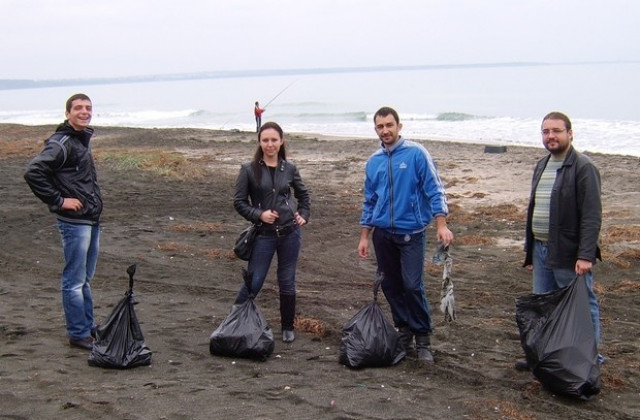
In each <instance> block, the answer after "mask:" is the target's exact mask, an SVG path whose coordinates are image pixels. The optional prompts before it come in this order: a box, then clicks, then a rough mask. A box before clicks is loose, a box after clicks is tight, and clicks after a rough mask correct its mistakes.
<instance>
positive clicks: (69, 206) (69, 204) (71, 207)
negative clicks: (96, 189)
mask: <svg viewBox="0 0 640 420" xmlns="http://www.w3.org/2000/svg"><path fill="white" fill-rule="evenodd" d="M60 208H61V209H62V210H67V211H80V210H81V209H82V202H81V201H80V200H78V199H77V198H63V199H62V206H60Z"/></svg>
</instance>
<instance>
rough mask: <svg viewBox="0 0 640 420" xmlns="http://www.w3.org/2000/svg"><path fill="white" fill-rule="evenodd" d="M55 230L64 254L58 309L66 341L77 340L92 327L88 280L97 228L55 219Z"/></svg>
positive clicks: (94, 258)
mask: <svg viewBox="0 0 640 420" xmlns="http://www.w3.org/2000/svg"><path fill="white" fill-rule="evenodd" d="M58 230H60V235H61V237H62V250H63V252H64V269H63V270H62V307H63V308H64V316H65V319H66V324H67V332H68V333H69V338H70V339H72V340H81V339H84V338H87V337H89V335H91V329H92V328H93V327H94V326H95V325H94V323H93V298H92V296H91V279H93V276H94V274H95V272H96V265H97V263H98V250H99V241H100V227H99V226H98V225H83V224H78V223H68V222H63V221H61V220H58Z"/></svg>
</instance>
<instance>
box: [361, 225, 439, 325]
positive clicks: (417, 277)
mask: <svg viewBox="0 0 640 420" xmlns="http://www.w3.org/2000/svg"><path fill="white" fill-rule="evenodd" d="M372 240H373V246H374V248H375V252H376V259H377V262H378V270H379V271H381V272H382V273H384V278H383V280H382V291H383V292H384V295H385V297H386V298H387V301H388V302H389V306H390V307H391V314H392V316H393V323H394V324H395V326H396V327H398V328H402V327H405V326H409V328H410V329H411V332H413V333H414V334H417V335H423V334H429V333H430V332H431V330H432V328H431V315H430V310H429V302H427V296H426V294H425V286H424V259H425V248H426V243H427V239H426V234H425V232H424V231H423V232H419V233H414V234H412V235H396V234H392V233H390V232H388V231H385V230H383V229H375V230H374V231H373V238H372Z"/></svg>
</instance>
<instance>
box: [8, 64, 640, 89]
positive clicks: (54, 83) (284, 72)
mask: <svg viewBox="0 0 640 420" xmlns="http://www.w3.org/2000/svg"><path fill="white" fill-rule="evenodd" d="M635 63H640V61H638V60H606V61H573V62H536V61H522V62H519V61H514V62H492V63H468V64H419V65H406V66H350V67H324V68H322V67H315V68H294V69H260V70H216V71H202V72H188V73H168V74H147V75H139V76H117V77H91V78H68V79H0V90H20V89H37V88H45V87H62V86H72V85H96V84H98V85H103V84H123V83H131V82H136V83H145V82H165V81H182V80H198V79H223V78H245V77H274V76H291V75H309V74H336V73H374V72H387V71H412V70H445V69H451V70H456V69H465V68H492V67H534V66H562V65H585V64H593V65H602V64H635Z"/></svg>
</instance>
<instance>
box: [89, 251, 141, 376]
mask: <svg viewBox="0 0 640 420" xmlns="http://www.w3.org/2000/svg"><path fill="white" fill-rule="evenodd" d="M135 272H136V265H135V264H133V265H131V266H129V268H127V274H129V290H127V292H126V293H125V296H124V297H123V298H122V299H121V300H120V302H118V304H117V305H116V307H115V308H113V311H112V312H111V315H109V318H107V320H106V322H105V323H104V324H102V325H101V326H99V327H98V328H97V329H96V341H95V342H94V343H93V349H92V350H91V353H90V354H89V360H88V362H89V366H97V367H103V368H114V369H128V368H132V367H136V366H147V365H150V364H151V350H149V347H147V346H146V345H145V343H144V336H143V335H142V330H141V329H140V324H139V323H138V317H136V312H135V310H134V309H133V305H134V304H135V303H136V302H135V301H134V298H133V275H134V274H135Z"/></svg>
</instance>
